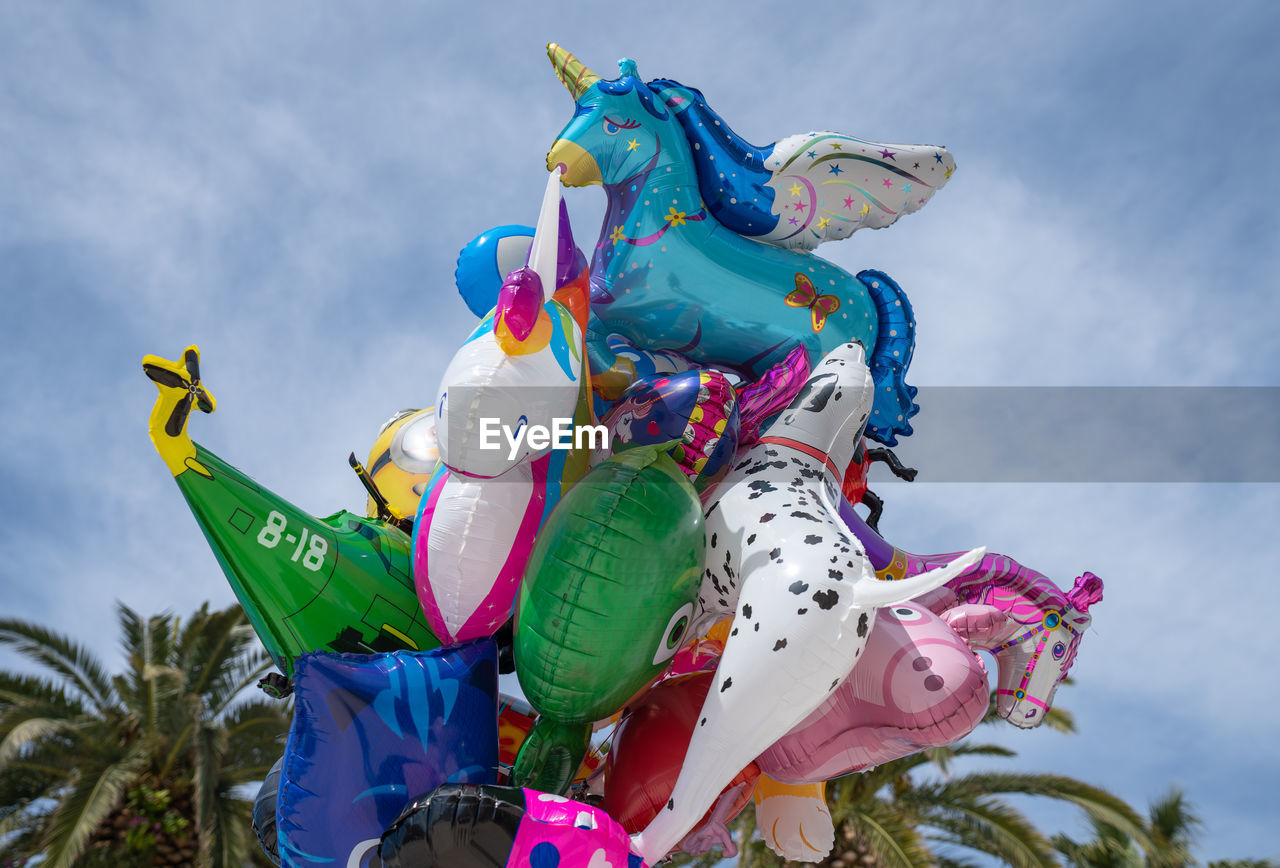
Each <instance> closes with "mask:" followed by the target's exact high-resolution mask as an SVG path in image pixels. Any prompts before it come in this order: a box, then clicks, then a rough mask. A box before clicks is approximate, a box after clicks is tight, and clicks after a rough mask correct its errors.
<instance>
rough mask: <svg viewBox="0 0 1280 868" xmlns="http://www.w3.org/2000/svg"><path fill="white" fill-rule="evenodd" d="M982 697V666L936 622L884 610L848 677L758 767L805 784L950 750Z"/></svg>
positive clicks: (912, 611) (928, 616)
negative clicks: (944, 748) (945, 747)
mask: <svg viewBox="0 0 1280 868" xmlns="http://www.w3.org/2000/svg"><path fill="white" fill-rule="evenodd" d="M987 691H988V688H987V678H986V670H985V668H984V667H983V665H982V661H981V660H980V659H979V658H978V656H977V655H976V654H974V653H973V651H971V650H970V649H969V646H968V645H966V644H965V642H964V640H962V639H961V638H960V637H958V636H957V635H956V634H955V632H953V631H952V629H951V628H950V627H948V626H947V625H946V624H945V623H944V622H943V621H942V619H941V618H939V617H938V616H937V615H935V614H933V613H932V612H930V611H929V610H928V609H926V608H924V607H923V606H920V605H918V604H916V603H914V602H911V603H899V604H898V605H895V606H888V607H886V608H883V609H880V610H879V615H878V616H877V618H876V622H875V626H873V627H872V628H871V635H870V636H869V637H868V639H867V646H866V649H865V650H864V651H863V654H862V657H861V658H860V659H859V661H858V665H857V666H855V667H854V669H853V672H852V673H850V675H849V677H848V678H846V679H845V680H844V681H843V682H842V683H841V684H840V686H839V687H838V688H836V691H835V692H834V693H832V694H831V696H830V697H828V698H827V700H826V701H825V702H823V703H822V705H820V706H818V708H817V709H816V710H814V712H813V713H812V714H810V715H809V716H808V717H807V718H805V719H804V720H803V721H802V722H801V723H800V725H799V726H797V727H796V728H795V729H793V730H791V732H789V733H787V734H786V735H785V736H783V737H782V738H781V739H779V740H778V741H777V742H775V743H774V745H773V746H772V747H770V748H769V749H768V750H767V751H765V752H764V753H763V754H761V755H760V757H759V758H758V759H757V760H756V764H757V765H759V766H760V770H761V772H763V773H764V774H767V775H769V776H770V777H773V778H775V779H776V780H779V781H782V782H783V783H790V784H799V783H811V782H816V781H826V780H830V779H832V778H835V777H838V776H840V775H843V774H848V773H849V772H854V771H859V770H862V769H865V768H869V767H871V766H876V765H880V764H881V763H885V762H888V761H889V760H891V759H897V758H899V757H903V756H907V755H909V754H913V753H916V752H917V751H920V750H924V749H925V748H929V747H938V746H941V745H946V744H951V743H953V742H955V741H958V740H959V739H961V738H964V737H965V736H966V735H968V734H969V733H970V732H971V731H972V730H973V728H974V727H975V726H977V724H978V721H980V720H981V719H982V716H983V714H985V713H986V711H987V703H988V692H987Z"/></svg>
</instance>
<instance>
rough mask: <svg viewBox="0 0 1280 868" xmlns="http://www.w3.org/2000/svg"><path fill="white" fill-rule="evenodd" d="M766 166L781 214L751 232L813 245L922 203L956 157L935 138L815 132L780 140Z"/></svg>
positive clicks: (880, 224) (885, 222)
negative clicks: (909, 141)
mask: <svg viewBox="0 0 1280 868" xmlns="http://www.w3.org/2000/svg"><path fill="white" fill-rule="evenodd" d="M931 158H932V159H931ZM764 167H765V168H766V169H768V170H769V172H770V173H771V177H770V179H769V181H768V182H767V185H768V187H770V188H772V189H773V190H774V191H775V198H774V202H773V207H772V213H773V214H774V216H775V217H776V218H777V219H778V222H777V223H776V224H775V225H774V226H773V228H772V229H770V230H769V231H768V232H765V233H763V234H761V235H756V236H752V237H754V238H755V239H756V240H757V241H764V242H766V243H769V244H775V245H777V246H779V247H787V248H799V249H804V250H813V249H814V248H816V247H817V246H818V245H819V244H821V243H823V242H824V241H833V240H837V239H840V238H847V237H849V236H850V235H851V234H853V233H854V232H855V231H857V230H858V229H866V228H869V229H881V228H884V227H885V226H889V225H890V224H892V223H894V222H895V221H897V220H898V219H899V218H900V217H901V216H902V215H904V214H910V213H912V212H914V211H917V210H919V209H920V208H921V207H922V206H923V205H924V204H925V203H927V202H928V201H929V199H930V198H931V197H932V196H933V194H934V193H935V192H936V191H937V190H938V189H939V188H941V187H942V186H943V185H944V184H945V183H946V182H947V180H948V179H949V178H950V176H951V172H952V171H953V170H954V168H955V161H954V160H953V159H952V158H951V155H950V154H949V153H948V152H947V151H946V150H945V149H944V148H939V147H937V146H935V145H899V144H883V143H879V142H871V141H865V140H862V139H856V138H853V137H851V136H846V135H841V134H839V133H834V132H812V133H806V134H803V135H797V136H790V137H788V138H785V139H782V140H781V141H779V142H777V143H776V144H775V145H774V147H773V151H772V152H771V153H770V155H769V157H768V158H767V159H766V160H765V163H764ZM796 218H799V219H796Z"/></svg>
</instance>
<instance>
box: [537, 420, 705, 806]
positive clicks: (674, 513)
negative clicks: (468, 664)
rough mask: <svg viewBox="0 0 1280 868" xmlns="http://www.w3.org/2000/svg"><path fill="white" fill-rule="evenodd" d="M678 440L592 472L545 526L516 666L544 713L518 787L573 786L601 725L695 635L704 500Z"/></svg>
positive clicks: (644, 449) (628, 455)
mask: <svg viewBox="0 0 1280 868" xmlns="http://www.w3.org/2000/svg"><path fill="white" fill-rule="evenodd" d="M670 445H671V444H669V443H668V444H659V445H654V446H640V447H636V448H634V449H629V450H627V451H626V452H622V453H620V454H618V455H614V456H612V457H611V458H609V459H607V460H606V461H604V462H603V463H602V464H600V465H599V466H597V467H595V468H593V469H592V470H591V471H590V472H588V473H587V474H586V476H584V477H583V478H582V479H581V480H579V481H578V483H577V484H576V485H574V487H573V488H571V489H569V491H568V493H567V494H565V496H564V498H563V499H562V500H561V501H560V503H559V504H557V505H556V508H555V509H554V510H553V511H552V513H551V515H550V516H549V517H548V518H547V522H546V524H545V525H544V526H543V527H542V529H541V530H540V531H539V532H538V540H537V542H536V543H535V544H534V548H533V553H532V554H531V555H530V557H529V564H528V566H527V567H526V568H525V572H524V578H523V581H522V582H521V585H520V593H519V596H518V597H517V600H516V620H515V642H514V645H515V662H516V674H517V676H518V677H519V679H520V688H521V690H523V691H524V695H525V697H526V698H527V699H528V700H529V702H530V704H532V705H533V707H534V708H535V709H537V710H538V713H539V717H538V721H537V723H536V724H535V725H534V728H533V730H532V731H531V732H530V733H529V736H528V738H527V739H526V740H525V742H524V744H523V745H522V746H521V749H520V753H519V755H518V756H517V758H516V765H515V771H514V777H515V781H516V783H517V785H519V786H528V787H533V788H534V789H539V790H543V791H545V792H564V791H565V790H566V789H567V787H568V785H569V783H570V782H571V781H572V778H573V774H574V772H575V771H576V770H577V768H578V765H579V764H580V763H581V762H582V757H583V755H584V754H585V752H586V749H587V744H588V741H589V739H590V735H591V726H592V724H593V723H594V722H595V721H597V720H603V719H605V718H607V717H609V716H610V715H612V714H613V713H614V712H617V711H619V710H621V709H622V708H623V706H624V705H626V703H627V701H628V700H629V699H631V698H632V697H633V696H635V695H636V694H637V693H638V692H640V691H641V690H642V689H643V688H644V687H646V686H647V685H648V684H649V683H650V682H651V681H652V680H653V679H654V678H656V677H657V676H658V675H659V674H661V673H662V671H663V670H664V669H666V668H667V666H668V664H669V663H670V661H671V658H672V657H673V656H675V653H676V651H677V650H678V649H679V648H680V646H681V645H682V644H683V643H684V642H685V640H686V639H687V638H688V634H689V630H690V627H691V625H692V623H693V614H694V606H695V605H696V603H697V599H698V585H699V580H700V578H701V575H702V568H703V560H704V558H705V549H704V545H705V540H704V534H703V522H702V506H701V504H700V503H699V501H698V495H697V492H695V491H694V488H693V486H692V485H691V484H690V483H689V480H688V477H686V476H685V475H684V474H683V473H682V472H681V471H680V469H679V467H677V466H676V463H675V462H674V461H673V460H672V459H671V457H670V456H669V455H667V454H666V449H667V448H668V447H669V446H670Z"/></svg>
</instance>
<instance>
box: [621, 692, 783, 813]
mask: <svg viewBox="0 0 1280 868" xmlns="http://www.w3.org/2000/svg"><path fill="white" fill-rule="evenodd" d="M714 679H715V673H714V672H694V673H691V674H689V675H681V676H679V677H676V678H668V679H667V680H665V681H663V682H661V683H660V684H658V686H657V687H655V688H653V690H651V691H649V693H648V694H646V695H645V697H644V698H643V699H642V700H641V701H640V702H638V703H636V704H634V705H632V706H631V707H629V708H628V709H627V711H626V713H625V714H623V716H622V720H621V721H620V722H619V723H618V729H617V731H616V732H615V733H614V737H613V747H612V749H611V750H610V751H609V755H608V759H607V761H606V764H605V785H604V803H603V805H602V807H603V808H604V809H605V811H607V812H608V813H609V816H611V817H613V818H614V819H615V820H617V821H618V822H619V823H621V824H622V826H623V828H625V829H626V830H627V832H628V833H630V834H635V833H637V832H639V831H641V830H642V829H644V827H645V826H647V825H649V822H650V821H651V820H652V819H653V818H654V817H656V816H657V815H658V811H659V810H660V809H661V808H662V807H663V806H664V805H666V803H667V800H668V799H669V798H671V791H672V790H673V789H675V785H676V778H677V777H679V775H680V766H681V765H683V764H684V755H685V752H686V751H687V750H688V749H689V739H690V738H691V737H692V735H693V727H694V725H695V724H696V723H697V722H698V715H699V714H700V713H701V712H702V703H703V700H705V699H706V698H707V691H708V690H710V689H711V683H712V681H713V680H714ZM758 777H760V769H759V768H757V767H756V764H755V763H754V762H753V763H751V764H750V765H748V766H747V767H746V768H745V769H743V770H742V771H741V772H739V773H738V776H737V777H735V778H734V779H733V780H732V781H731V782H730V783H729V785H728V786H727V787H725V791H728V790H731V789H733V788H734V787H737V786H740V785H742V784H746V786H743V787H742V789H741V791H740V792H739V793H738V795H737V797H736V799H735V800H734V802H733V806H732V809H731V811H730V813H729V815H728V819H730V820H731V819H733V818H734V817H736V816H737V815H738V813H739V812H740V811H741V810H742V809H743V808H745V807H746V806H747V802H749V801H751V794H752V793H753V792H754V791H755V787H756V779H757V778H758ZM710 815H711V812H710V811H708V812H707V814H706V815H705V816H703V818H702V819H701V820H700V821H698V826H701V825H702V824H704V823H706V822H707V819H708V817H710ZM726 822H727V820H726Z"/></svg>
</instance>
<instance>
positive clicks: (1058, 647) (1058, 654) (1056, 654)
mask: <svg viewBox="0 0 1280 868" xmlns="http://www.w3.org/2000/svg"><path fill="white" fill-rule="evenodd" d="M1066 653H1067V646H1066V645H1063V644H1062V643H1061V642H1055V643H1054V645H1053V659H1054V660H1061V659H1062V655H1063V654H1066Z"/></svg>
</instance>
